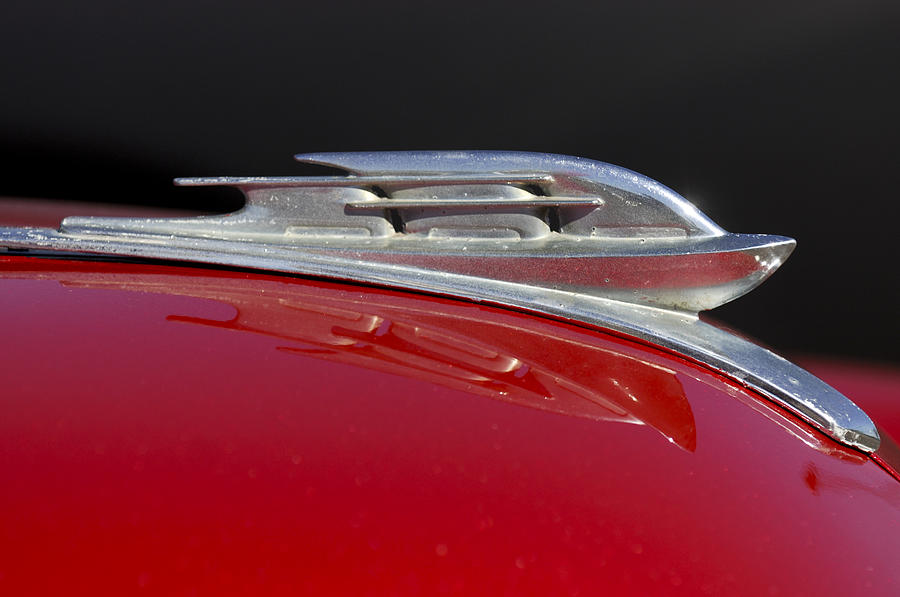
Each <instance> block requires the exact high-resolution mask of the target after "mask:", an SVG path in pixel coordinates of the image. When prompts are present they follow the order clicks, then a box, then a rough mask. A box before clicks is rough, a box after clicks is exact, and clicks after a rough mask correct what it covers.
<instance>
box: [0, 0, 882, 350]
mask: <svg viewBox="0 0 900 597" xmlns="http://www.w3.org/2000/svg"><path fill="white" fill-rule="evenodd" d="M0 30H2V35H0V75H2V86H0V164H2V165H0V174H2V176H0V195H6V196H35V197H48V198H71V199H82V200H85V199H87V200H100V201H111V202H112V201H134V202H140V203H147V204H156V205H169V206H172V205H184V206H190V207H197V208H211V207H213V206H214V205H216V204H220V205H221V204H222V202H225V204H227V205H229V206H234V205H235V204H236V202H237V201H238V200H237V199H236V198H235V197H234V195H231V194H228V192H227V191H217V190H188V189H175V188H173V187H171V186H170V180H171V179H172V178H173V177H175V176H194V175H220V174H235V175H237V174H255V175H262V174H266V175H278V174H299V173H303V172H304V170H303V169H302V168H301V167H300V166H298V165H295V164H294V163H293V162H292V160H291V156H292V154H294V153H297V152H301V151H302V152H305V151H326V150H367V149H456V148H472V149H523V150H535V151H548V152H557V153H566V154H573V155H580V156H585V157H590V158H594V159H599V160H603V161H607V162H611V163H614V164H619V165H623V166H626V167H628V168H631V169H633V170H637V171H639V172H641V173H644V174H647V175H649V176H651V177H652V178H655V179H657V180H659V181H661V182H663V183H664V184H667V185H668V186H670V187H672V188H674V189H675V190H677V191H679V192H680V193H682V194H684V195H685V196H687V197H688V198H689V199H690V200H692V201H693V202H695V203H696V204H698V205H699V206H700V208H701V209H702V210H703V211H705V212H706V213H707V214H708V215H709V216H710V217H712V218H713V219H714V220H715V221H717V222H718V223H719V224H720V225H722V226H723V227H724V228H726V229H728V230H732V231H734V232H765V233H775V234H784V235H787V236H792V237H795V238H797V239H798V240H799V247H798V249H797V251H796V252H795V253H794V256H793V257H792V258H791V259H790V260H789V261H788V262H787V264H786V265H785V266H784V267H783V268H782V270H781V271H780V272H778V273H777V274H776V275H775V276H774V277H773V278H772V279H771V280H770V281H769V282H767V283H766V284H764V285H763V286H762V287H761V288H760V289H758V290H757V291H754V292H753V293H752V294H751V295H749V296H747V297H744V298H742V299H740V300H738V301H737V302H735V303H731V304H730V305H727V306H725V307H723V308H721V309H719V310H717V311H716V312H715V313H716V315H717V317H718V318H720V319H722V320H724V321H725V322H728V323H730V324H732V325H735V326H737V327H739V328H743V329H745V330H747V331H749V332H750V333H752V334H754V335H756V336H758V337H760V338H762V339H764V340H766V341H768V342H769V343H771V344H772V345H774V346H775V347H777V348H779V349H781V350H787V351H800V352H827V353H831V354H836V355H845V356H852V357H858V358H861V359H870V360H876V361H884V362H894V363H896V362H900V348H898V343H897V342H896V341H895V337H896V336H897V333H898V331H900V329H898V328H900V326H898V323H900V317H898V315H897V311H896V308H897V306H898V304H900V293H898V281H897V279H898V274H897V266H896V260H897V256H898V251H897V248H896V247H897V244H896V243H897V233H896V230H897V218H896V214H897V211H898V210H897V208H896V205H897V196H896V195H897V192H896V188H897V181H896V179H897V172H898V168H897V160H898V138H900V136H898V133H900V130H898V129H900V126H898V122H900V120H898V116H897V112H898V109H900V91H898V90H900V87H898V82H900V75H898V71H900V60H898V58H900V3H898V2H895V1H884V2H880V1H866V0H856V1H853V2H790V1H788V2H785V1H780V2H754V3H752V4H735V3H728V2H703V3H683V2H621V3H616V4H606V3H595V4H587V3H565V2H556V3H553V2H539V3H538V2H530V1H528V2H515V3H504V4H500V3H488V2H480V3H478V2H452V3H447V2H444V3H427V2H407V3H402V2H385V3H378V2H330V3H329V2H317V3H315V4H312V3H309V4H304V3H302V2H293V3H287V4H273V3H262V2H258V3H253V4H252V5H251V4H250V3H246V4H244V3H236V2H228V1H221V0H220V1H209V2H202V1H186V2H152V3H151V2H144V3H140V4H135V5H128V4H127V3H121V2H110V1H108V0H104V1H99V2H91V3H72V2H62V1H56V2H39V1H38V2H34V1H32V2H28V3H27V4H26V3H15V2H12V3H11V2H6V3H5V4H4V8H3V10H2V19H0Z"/></svg>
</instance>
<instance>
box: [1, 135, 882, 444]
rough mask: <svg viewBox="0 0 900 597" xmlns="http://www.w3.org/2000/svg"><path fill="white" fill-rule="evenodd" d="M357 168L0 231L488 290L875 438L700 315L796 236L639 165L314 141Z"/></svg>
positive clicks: (473, 295)
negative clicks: (709, 203)
mask: <svg viewBox="0 0 900 597" xmlns="http://www.w3.org/2000/svg"><path fill="white" fill-rule="evenodd" d="M296 158H297V159H298V160H299V161H301V162H307V163H315V164H325V165H329V166H335V167H337V168H341V169H343V170H345V171H347V172H348V174H347V175H346V176H317V177H271V178H264V177H260V178H258V177H249V178H235V177H219V178H185V179H178V180H176V184H179V185H183V186H209V185H215V186H221V185H228V186H235V187H237V188H239V189H241V190H242V191H243V193H244V194H245V196H246V198H247V201H246V205H245V206H244V207H243V208H242V209H241V210H239V211H236V212H234V213H230V214H225V215H220V216H202V217H194V218H180V219H179V218H172V219H170V218H166V219H154V218H84V217H70V218H66V219H65V220H64V221H63V222H62V226H61V227H60V229H59V231H53V230H49V229H23V228H9V229H3V228H0V245H2V246H5V247H9V248H14V249H31V250H51V251H72V252H79V253H94V254H102V255H124V256H129V257H146V258H157V259H176V260H182V261H196V262H203V263H216V264H224V265H231V266H239V267H250V268H258V269H267V270H274V271H282V272H291V273H301V274H308V275H315V276H325V277H330V278H338V279H345V280H355V281H362V282H369V283H375V284H384V285H388V286H394V287H402V288H407V289H413V290H420V291H426V292H432V293H437V294H445V295H452V296H460V297H464V298H468V299H472V300H482V301H488V302H492V303H496V304H502V305H508V306H514V307H519V308H524V309H529V310H533V311H539V312H542V313H546V314H550V315H554V316H558V317H561V318H565V319H569V320H578V321H581V322H585V323H589V324H592V325H597V326H600V327H604V328H607V329H613V330H616V331H619V332H622V333H626V334H629V335H631V336H634V337H637V338H640V339H644V340H648V341H651V342H654V343H655V344H658V345H662V346H665V347H667V348H671V349H673V350H676V351H678V352H679V353H681V354H683V355H685V356H687V357H688V358H691V359H694V360H696V361H700V362H702V363H704V364H706V365H708V366H711V367H713V368H716V369H718V370H720V371H722V372H724V373H726V374H728V375H730V376H732V377H734V378H736V379H738V380H739V381H741V382H742V383H744V384H745V385H748V386H751V387H753V388H755V389H756V390H758V391H760V392H761V393H763V394H764V395H766V396H767V397H769V398H770V399H772V400H774V401H776V402H778V403H779V404H781V405H782V406H785V407H786V408H789V409H791V410H792V411H794V412H795V413H797V414H799V415H800V416H801V417H803V418H805V419H806V420H807V421H809V422H810V423H812V424H813V425H815V426H816V427H818V428H819V429H821V430H822V431H824V432H825V433H827V434H828V435H830V436H831V437H833V438H835V439H837V440H838V441H841V442H842V443H845V444H847V445H851V446H854V447H857V448H859V449H862V450H864V451H873V450H874V449H876V448H877V446H878V444H879V442H880V440H879V438H878V433H877V431H876V430H875V427H874V424H872V422H871V420H869V418H868V417H867V416H866V415H865V413H863V412H862V411H861V410H860V409H859V408H858V407H856V405H854V404H853V403H852V402H850V401H849V400H848V399H847V398H845V397H844V396H842V395H841V394H840V393H838V392H836V391H835V390H834V389H832V388H830V387H829V386H827V385H826V384H824V383H823V382H821V381H820V380H818V379H816V378H815V377H813V376H812V375H810V374H809V373H807V372H805V371H803V370H802V369H800V368H798V367H796V366H795V365H792V364H790V363H788V362H787V361H785V360H784V359H781V357H778V356H777V355H775V354H773V353H771V352H769V351H767V350H765V349H762V348H760V347H758V346H756V345H754V344H751V343H749V342H747V341H744V340H742V339H740V338H737V337H736V336H733V335H731V334H728V333H726V332H723V331H721V330H719V329H717V328H715V327H713V326H709V325H707V324H705V323H703V322H701V321H700V320H699V319H698V318H697V313H698V312H699V311H703V310H706V309H712V308H714V307H716V306H718V305H721V304H723V303H726V302H728V301H730V300H733V299H735V298H737V297H739V296H741V295H743V294H745V293H747V292H749V291H750V290H752V289H753V288H754V287H756V286H757V285H759V284H760V283H761V282H762V281H763V280H765V279H766V278H767V277H768V276H769V275H771V274H772V272H774V271H775V270H776V269H777V268H778V267H779V266H780V265H781V264H782V263H783V262H784V260H785V259H786V258H787V257H788V255H789V254H790V253H791V251H792V250H793V248H794V246H795V242H794V241H793V240H792V239H789V238H785V237H781V236H771V235H758V234H732V233H729V232H726V231H724V230H722V229H721V228H719V227H718V226H717V225H716V224H714V223H713V222H712V221H710V220H709V219H708V218H707V217H706V216H705V215H703V214H702V213H701V212H700V211H699V210H697V209H696V208H695V207H694V206H693V205H692V204H690V203H689V202H688V201H687V200H685V199H684V198H683V197H681V196H680V195H678V194H677V193H675V192H674V191H672V190H670V189H668V188H666V187H665V186H663V185H661V184H659V183H657V182H655V181H653V180H651V179H649V178H646V177H644V176H641V175H639V174H636V173H634V172H631V171H630V170H626V169H624V168H619V167H617V166H612V165H609V164H605V163H602V162H595V161H592V160H586V159H581V158H574V157H568V156H561V155H552V154H540V153H525V152H492V151H491V152H488V151H412V152H361V153H313V154H301V155H298V156H296Z"/></svg>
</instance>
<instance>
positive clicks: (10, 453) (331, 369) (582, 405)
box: [0, 257, 900, 595]
mask: <svg viewBox="0 0 900 597" xmlns="http://www.w3.org/2000/svg"><path fill="white" fill-rule="evenodd" d="M0 270H2V272H3V273H2V276H0V329H2V331H3V335H4V341H3V342H2V344H0V366H2V379H3V394H2V397H0V408H2V417H0V489H2V491H0V593H3V594H58V593H69V594H71V593H78V592H82V593H90V594H98V593H106V594H122V593H138V592H145V593H155V594H199V593H225V594H254V595H257V594H296V593H298V592H301V593H302V592H306V593H311V594H354V595H358V594H401V595H416V594H421V595H433V594H442V593H451V594H491V595H496V594H540V595H556V594H581V595H585V594H597V593H604V592H605V593H613V594H615V593H622V592H630V593H633V594H659V593H665V594H673V593H682V594H691V595H694V594H704V593H708V594H734V593H739V594H748V595H760V594H776V593H777V594H782V595H796V594H839V593H843V594H858V593H862V592H863V591H865V592H867V593H869V594H872V593H874V594H897V592H898V589H900V578H898V575H900V570H898V567H897V565H896V562H897V554H898V553H900V484H898V483H897V482H896V481H895V480H894V479H892V478H891V477H890V476H889V475H888V474H887V473H886V472H885V471H884V470H882V469H881V468H879V466H878V465H876V464H875V463H873V462H871V461H870V460H867V459H866V458H864V457H862V456H861V455H859V454H857V453H856V452H853V451H852V450H849V449H845V448H842V447H841V446H839V445H837V444H835V443H834V442H832V441H830V440H828V439H827V438H825V437H823V436H821V435H819V434H817V433H815V432H813V431H811V430H809V429H808V428H807V427H806V426H804V425H803V424H801V423H798V422H796V421H795V420H793V419H792V418H790V417H788V416H786V415H784V414H782V413H781V412H780V411H778V410H776V409H774V408H772V407H769V406H767V404H766V403H764V402H762V401H760V400H758V399H757V398H756V397H754V396H753V395H752V394H749V393H747V392H746V391H745V390H742V389H740V388H739V387H737V386H735V385H733V384H731V383H729V382H726V381H724V380H722V379H720V378H718V377H716V376H714V375H712V374H711V373H709V372H707V371H706V370H704V369H702V368H700V367H697V366H695V365H691V364H688V363H685V362H682V361H681V360H679V359H677V358H673V357H671V356H668V355H667V354H665V353H662V352H660V351H657V350H654V349H650V348H645V347H641V346H639V345H637V344H634V343H631V342H628V341H625V340H622V339H618V338H615V337H612V336H609V335H606V334H603V333H600V332H596V331H591V330H585V329H581V328H578V327H574V326H569V325H565V324H560V323H556V322H552V321H548V320H543V319H540V318H535V317H531V316H528V315H524V314H520V313H515V312H509V311H503V310H500V309H494V308H488V307H482V306H478V305H472V304H466V303H461V302H454V301H449V300H443V299H434V298H428V297H423V296H417V295H412V294H402V293H396V292H390V291H385V290H377V289H370V288H362V287H354V286H350V285H339V284H332V283H324V282H315V281H309V280H303V279H299V278H290V277H278V276H266V275H257V274H250V273H243V272H228V271H214V270H204V269H202V268H188V267H166V266H153V265H128V264H111V263H68V262H65V261H52V260H39V259H30V258H22V257H18V258H17V257H6V258H0Z"/></svg>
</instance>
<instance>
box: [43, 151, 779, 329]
mask: <svg viewBox="0 0 900 597" xmlns="http://www.w3.org/2000/svg"><path fill="white" fill-rule="evenodd" d="M296 158H297V159H298V160H300V161H302V162H310V163H317V164H326V165H329V166H335V167H338V168H342V169H345V170H347V171H348V172H350V175H348V176H336V177H277V178H183V179H178V180H176V184H179V185H182V186H207V185H216V186H221V185H228V186H234V187H237V188H239V189H241V191H243V192H244V194H245V195H246V198H247V203H246V206H245V207H244V208H243V209H242V210H240V211H238V212H235V213H231V214H227V215H224V216H209V217H201V218H189V219H181V220H173V219H156V220H154V219H132V220H123V219H116V218H67V219H66V220H65V221H64V222H63V225H62V228H61V231H62V232H63V233H66V234H68V235H73V236H83V237H87V236H92V237H93V236H106V235H119V234H127V235H136V238H137V237H141V238H147V237H175V238H178V239H185V240H188V239H218V240H223V241H244V242H247V243H255V244H258V245H260V246H263V245H269V246H277V247H296V248H298V249H301V250H303V251H308V252H312V253H316V254H317V255H321V256H325V255H331V256H334V257H336V258H343V259H351V260H362V261H366V262H370V263H382V264H390V265H395V266H400V267H410V268H416V269H422V270H428V271H434V272H444V273H453V274H459V275H463V276H470V277H473V278H485V279H489V280H502V281H506V282H511V283H516V284H525V285H528V286H531V287H540V288H548V289H555V290H564V291H568V292H577V293H581V294H587V295H591V296H598V297H605V298H612V299H616V300H621V301H626V302H630V303H637V304H645V305H651V306H658V307H663V308H670V309H678V310H682V311H688V312H694V313H696V312H698V311H702V310H706V309H712V308H713V307H716V306H718V305H721V304H723V303H725V302H728V301H730V300H732V299H734V298H737V297H738V296H741V295H742V294H744V293H746V292H748V291H749V290H751V289H752V288H754V287H755V286H757V285H758V284H760V283H761V282H762V281H763V280H764V279H765V278H767V277H768V276H769V275H770V274H771V273H772V272H773V271H775V269H777V268H778V266H780V265H781V263H782V262H783V261H784V260H785V259H786V258H787V256H788V255H789V254H790V252H791V251H792V250H793V248H794V244H795V243H794V241H793V240H791V239H788V238H784V237H780V236H766V235H756V234H730V233H728V232H725V231H724V230H722V229H721V228H719V227H718V226H716V225H715V224H714V223H713V222H711V221H710V220H709V219H708V218H707V217H706V216H704V215H703V214H702V213H700V212H699V211H698V210H697V209H696V208H695V207H694V206H693V205H691V204H690V203H688V202H687V201H686V200H685V199H684V198H683V197H681V196H679V195H678V194H676V193H675V192H673V191H671V190H670V189H667V188H666V187H664V186H662V185H660V184H659V183H657V182H654V181H652V180H650V179H649V178H646V177H644V176H641V175H639V174H636V173H634V172H631V171H629V170H625V169H624V168H618V167H616V166H611V165H609V164H603V163H600V162H594V161H591V160H585V159H580V158H571V157H565V156H556V155H547V154H532V153H522V152H474V151H473V152H438V151H415V152H386V153H318V154H302V155H298V156H296Z"/></svg>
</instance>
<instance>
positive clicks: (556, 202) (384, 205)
mask: <svg viewBox="0 0 900 597" xmlns="http://www.w3.org/2000/svg"><path fill="white" fill-rule="evenodd" d="M473 205H484V206H491V207H561V206H567V207H599V206H601V205H603V199H599V198H591V197H535V198H534V199H500V198H480V197H444V198H441V199H390V198H388V199H372V200H370V201H358V202H356V203H348V204H347V207H352V208H355V209H375V208H379V209H397V208H400V207H406V208H408V207H469V206H473Z"/></svg>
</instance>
